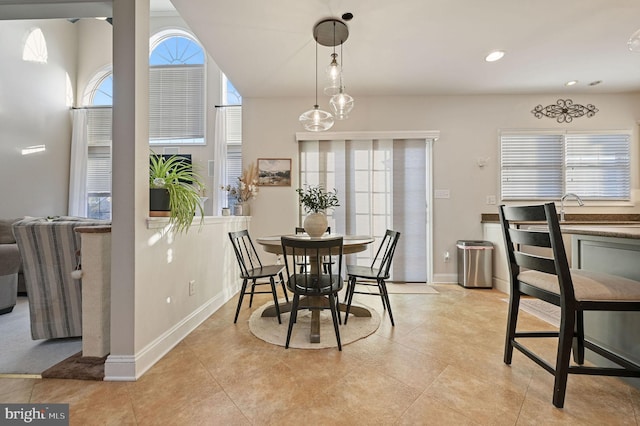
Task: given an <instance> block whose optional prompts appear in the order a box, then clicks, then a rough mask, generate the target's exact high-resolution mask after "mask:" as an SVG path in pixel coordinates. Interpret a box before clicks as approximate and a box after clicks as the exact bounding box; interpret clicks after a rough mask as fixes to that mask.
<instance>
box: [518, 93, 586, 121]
mask: <svg viewBox="0 0 640 426" xmlns="http://www.w3.org/2000/svg"><path fill="white" fill-rule="evenodd" d="M596 112H598V108H596V107H595V106H594V105H592V104H588V105H586V106H585V105H580V104H574V103H573V101H572V100H571V99H558V101H557V102H556V103H555V105H547V106H546V107H543V106H542V105H538V106H536V107H535V108H534V109H533V110H531V113H532V114H533V115H535V116H536V118H542V116H543V115H544V116H545V117H549V118H555V119H556V121H557V122H558V123H571V121H573V119H574V118H578V117H583V116H585V115H586V116H587V117H593V116H594V115H595V113H596Z"/></svg>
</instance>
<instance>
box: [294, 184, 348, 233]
mask: <svg viewBox="0 0 640 426" xmlns="http://www.w3.org/2000/svg"><path fill="white" fill-rule="evenodd" d="M296 192H297V193H298V196H299V197H300V205H301V206H302V207H303V208H304V210H305V212H306V213H307V216H306V217H305V218H304V223H303V226H304V230H305V231H306V232H307V234H309V235H310V236H312V237H320V236H322V234H324V233H325V232H326V231H327V226H328V225H329V222H328V221H327V215H326V211H327V209H330V208H334V207H338V206H340V201H339V200H338V195H337V193H338V191H336V190H335V188H334V190H333V191H326V190H325V189H324V187H323V186H322V185H305V186H304V188H298V189H296Z"/></svg>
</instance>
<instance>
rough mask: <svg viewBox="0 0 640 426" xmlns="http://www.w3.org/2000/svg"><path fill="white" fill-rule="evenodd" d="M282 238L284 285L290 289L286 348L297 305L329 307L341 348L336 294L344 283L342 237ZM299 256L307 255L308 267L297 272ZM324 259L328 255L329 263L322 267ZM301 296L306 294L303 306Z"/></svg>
mask: <svg viewBox="0 0 640 426" xmlns="http://www.w3.org/2000/svg"><path fill="white" fill-rule="evenodd" d="M281 241H282V252H283V253H284V255H285V256H284V259H285V265H286V270H287V288H288V289H289V290H290V291H291V292H292V293H293V302H292V307H291V316H290V317H289V329H288V331H287V340H286V343H285V348H288V347H289V343H290V341H291V332H292V331H293V324H294V323H295V322H296V320H297V317H298V310H299V309H309V310H314V309H315V310H323V309H327V307H328V308H329V309H330V310H331V317H332V319H333V328H334V330H335V333H336V340H337V342H338V350H340V351H341V350H342V343H341V342H340V330H339V327H338V323H339V322H340V319H339V318H340V311H339V307H338V298H337V294H338V292H339V291H340V290H342V287H343V279H342V250H343V240H342V237H335V238H324V239H321V240H320V239H318V240H316V239H311V240H306V239H305V240H303V239H299V238H295V237H282V239H281ZM299 259H308V261H309V268H307V269H305V272H300V265H299V264H298V261H299ZM326 259H329V261H330V263H328V269H327V270H326V271H325V269H324V268H323V267H320V265H322V264H323V262H324V261H325V260H326ZM300 296H306V297H307V303H305V304H304V306H301V305H300ZM325 302H327V303H325ZM327 304H328V306H327Z"/></svg>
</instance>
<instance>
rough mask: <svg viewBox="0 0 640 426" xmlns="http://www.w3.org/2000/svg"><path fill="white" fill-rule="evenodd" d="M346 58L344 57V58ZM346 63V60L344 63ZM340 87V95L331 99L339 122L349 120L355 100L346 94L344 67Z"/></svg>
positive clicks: (332, 107) (330, 102)
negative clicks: (343, 76) (343, 75)
mask: <svg viewBox="0 0 640 426" xmlns="http://www.w3.org/2000/svg"><path fill="white" fill-rule="evenodd" d="M340 56H342V44H341V45H340ZM342 57H343V58H344V56H342ZM342 62H343V63H344V59H343V61H342ZM339 84H340V86H339V89H338V93H337V94H335V95H333V96H332V97H331V100H330V101H329V104H330V105H331V109H332V110H333V114H334V115H335V117H336V119H337V120H345V119H347V118H349V113H350V112H351V110H352V109H353V104H354V100H353V98H352V97H351V96H349V95H348V94H347V93H346V92H345V88H344V81H343V80H342V67H341V68H340V83H339Z"/></svg>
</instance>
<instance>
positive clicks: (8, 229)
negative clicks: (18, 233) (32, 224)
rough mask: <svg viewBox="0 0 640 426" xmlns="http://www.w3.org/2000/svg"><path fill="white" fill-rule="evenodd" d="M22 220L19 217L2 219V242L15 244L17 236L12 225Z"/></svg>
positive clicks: (0, 227) (0, 242)
mask: <svg viewBox="0 0 640 426" xmlns="http://www.w3.org/2000/svg"><path fill="white" fill-rule="evenodd" d="M19 220H22V218H18V219H0V244H15V242H16V238H15V236H14V235H13V229H12V225H13V224H14V223H15V222H17V221H19Z"/></svg>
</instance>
